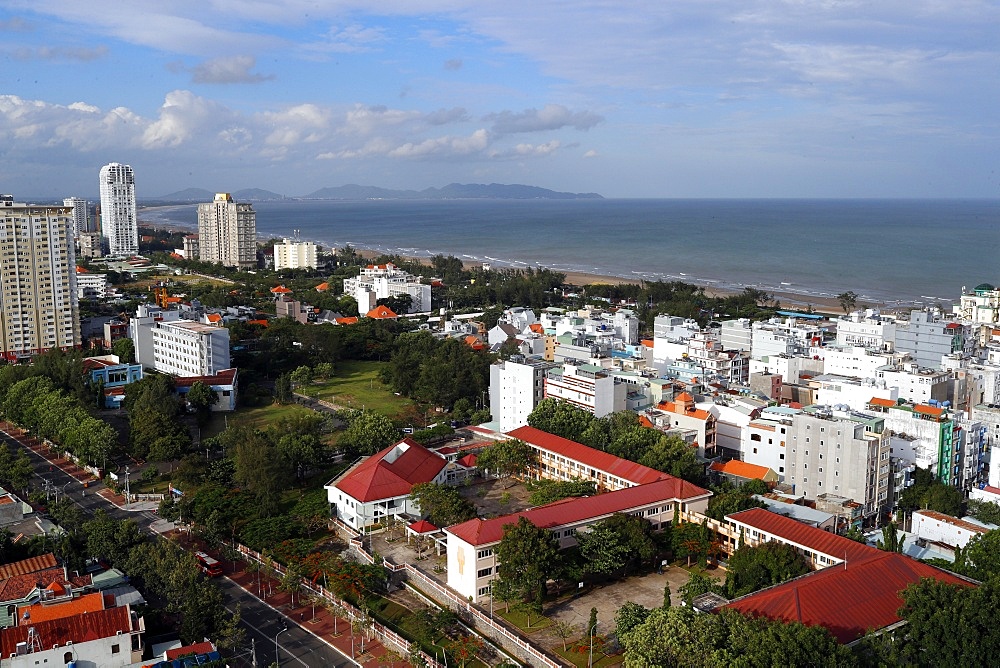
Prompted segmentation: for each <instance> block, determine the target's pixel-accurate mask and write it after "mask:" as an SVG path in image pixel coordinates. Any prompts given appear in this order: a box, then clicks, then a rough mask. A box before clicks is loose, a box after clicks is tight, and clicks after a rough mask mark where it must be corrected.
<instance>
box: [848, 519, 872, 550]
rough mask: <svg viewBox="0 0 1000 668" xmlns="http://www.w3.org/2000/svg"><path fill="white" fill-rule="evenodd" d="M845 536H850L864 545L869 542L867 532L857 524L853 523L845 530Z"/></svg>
mask: <svg viewBox="0 0 1000 668" xmlns="http://www.w3.org/2000/svg"><path fill="white" fill-rule="evenodd" d="M844 538H849V539H851V540H853V541H854V542H856V543H861V544H862V545H867V544H868V539H867V538H865V532H864V531H862V530H861V529H860V527H858V526H856V525H853V524H852V525H851V526H850V527H849V528H848V529H847V531H845V532H844Z"/></svg>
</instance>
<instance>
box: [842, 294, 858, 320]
mask: <svg viewBox="0 0 1000 668" xmlns="http://www.w3.org/2000/svg"><path fill="white" fill-rule="evenodd" d="M837 302H838V303H839V304H840V308H842V309H844V313H845V314H846V313H850V312H851V311H853V310H854V309H855V307H856V306H857V305H858V295H857V293H855V292H854V291H853V290H848V291H847V292H841V293H840V294H839V295H837Z"/></svg>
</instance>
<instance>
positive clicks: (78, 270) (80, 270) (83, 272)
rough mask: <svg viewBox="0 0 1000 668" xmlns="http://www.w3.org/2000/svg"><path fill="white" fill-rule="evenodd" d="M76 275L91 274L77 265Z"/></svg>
mask: <svg viewBox="0 0 1000 668" xmlns="http://www.w3.org/2000/svg"><path fill="white" fill-rule="evenodd" d="M76 273H78V274H89V273H90V272H89V271H87V270H86V269H84V268H83V267H81V266H80V265H76Z"/></svg>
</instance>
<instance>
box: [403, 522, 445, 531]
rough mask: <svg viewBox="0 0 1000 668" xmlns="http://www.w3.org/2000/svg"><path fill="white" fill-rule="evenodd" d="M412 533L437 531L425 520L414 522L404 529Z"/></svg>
mask: <svg viewBox="0 0 1000 668" xmlns="http://www.w3.org/2000/svg"><path fill="white" fill-rule="evenodd" d="M406 528H407V529H409V530H410V531H412V532H413V533H431V532H432V531H437V530H438V528H437V527H436V526H434V525H433V524H431V523H430V522H428V521H427V520H420V521H419V522H414V523H413V524H410V525H408V526H407V527H406Z"/></svg>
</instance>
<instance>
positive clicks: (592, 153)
mask: <svg viewBox="0 0 1000 668" xmlns="http://www.w3.org/2000/svg"><path fill="white" fill-rule="evenodd" d="M597 156H598V153H597V151H595V150H594V149H590V150H589V151H587V152H586V153H584V154H583V157H585V158H596V157H597Z"/></svg>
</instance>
